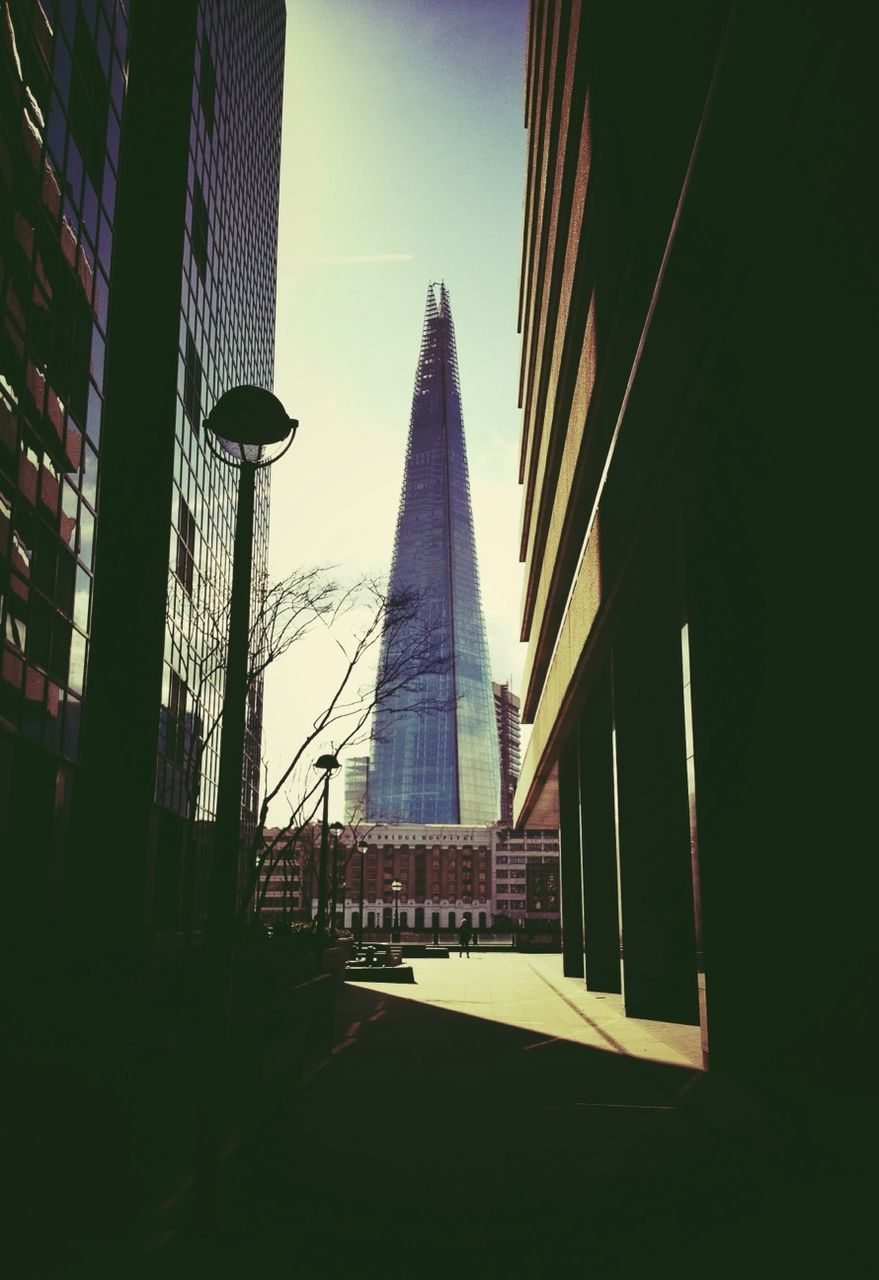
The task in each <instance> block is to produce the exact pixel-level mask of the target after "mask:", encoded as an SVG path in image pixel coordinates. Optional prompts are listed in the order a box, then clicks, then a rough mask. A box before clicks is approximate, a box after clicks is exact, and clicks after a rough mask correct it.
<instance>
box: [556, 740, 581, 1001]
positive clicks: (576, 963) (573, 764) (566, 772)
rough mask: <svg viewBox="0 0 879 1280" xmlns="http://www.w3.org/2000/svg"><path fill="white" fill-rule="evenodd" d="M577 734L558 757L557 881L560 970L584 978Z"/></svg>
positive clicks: (566, 975) (567, 974)
mask: <svg viewBox="0 0 879 1280" xmlns="http://www.w3.org/2000/svg"><path fill="white" fill-rule="evenodd" d="M578 755H579V753H578V751H577V735H576V734H573V735H572V736H571V737H570V738H569V739H568V741H567V743H566V744H565V746H564V747H563V748H562V753H561V756H560V758H559V880H560V882H561V884H560V887H561V895H560V896H561V915H562V971H563V973H564V975H565V977H566V978H582V977H583V976H584V972H585V970H584V961H583V878H582V872H581V854H580V769H579V760H578Z"/></svg>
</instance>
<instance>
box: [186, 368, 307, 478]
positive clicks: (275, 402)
mask: <svg viewBox="0 0 879 1280" xmlns="http://www.w3.org/2000/svg"><path fill="white" fill-rule="evenodd" d="M204 425H205V427H206V429H207V430H208V431H210V432H211V433H212V434H213V435H214V436H216V438H217V440H218V442H219V444H220V445H221V446H222V447H223V448H224V449H225V450H226V452H227V453H229V454H231V455H232V457H234V458H236V459H238V460H239V461H242V462H262V461H263V460H265V461H269V460H270V457H271V454H272V452H273V446H282V445H283V444H284V443H285V441H286V440H287V438H288V436H290V433H291V432H292V433H293V434H294V435H295V434H296V428H297V427H298V426H299V423H298V422H297V421H296V419H295V418H290V417H288V416H287V411H286V410H285V408H284V406H283V405H282V404H281V402H280V400H279V399H278V397H277V396H275V395H272V393H271V391H266V390H265V388H264V387H248V386H243V387H233V388H232V390H231V391H227V392H226V393H225V394H224V395H222V396H220V398H219V400H218V401H217V403H216V404H215V405H214V407H213V409H211V411H210V413H209V414H208V416H207V417H206V418H205V420H204Z"/></svg>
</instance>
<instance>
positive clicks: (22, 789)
mask: <svg viewBox="0 0 879 1280" xmlns="http://www.w3.org/2000/svg"><path fill="white" fill-rule="evenodd" d="M284 28H285V7H284V3H283V0H249V2H248V3H247V4H239V3H237V2H236V0H177V2H176V3H175V4H173V5H166V4H151V3H148V2H146V3H144V2H143V0H138V2H137V3H132V4H123V3H121V0H63V2H62V0H15V3H11V4H10V5H7V6H6V7H5V9H4V18H3V21H2V23H0V71H2V79H0V97H2V112H0V159H2V161H3V163H2V164H0V299H2V307H3V325H2V327H0V841H2V842H3V843H7V842H8V847H9V848H10V849H18V850H22V851H23V850H28V849H32V850H35V851H38V853H35V855H34V856H33V857H32V858H18V859H10V860H9V863H10V864H12V863H13V862H15V863H16V865H17V867H18V868H19V870H17V872H16V881H15V887H14V888H13V887H11V888H10V892H9V896H10V898H11V900H16V901H17V900H20V898H21V897H22V895H26V896H27V898H28V899H29V900H32V901H33V902H34V904H35V907H34V909H35V910H38V911H39V915H40V918H41V919H43V920H46V919H48V918H50V917H52V916H53V915H56V916H57V917H58V918H59V919H63V920H73V919H76V918H78V919H81V920H83V921H86V920H89V921H92V922H94V924H95V925H100V926H101V928H102V929H103V928H104V927H108V928H112V927H116V926H118V932H119V935H120V937H122V938H124V939H128V938H134V937H135V936H136V935H137V934H138V933H140V932H143V934H145V935H146V936H150V935H152V934H174V933H177V932H179V931H181V930H186V929H196V930H197V929H198V928H199V927H200V926H201V924H202V923H203V921H204V917H205V910H206V884H207V879H208V875H209V869H210V861H211V855H212V829H213V819H214V814H215V805H216V787H217V771H218V756H219V728H218V721H219V715H220V708H221V705H222V696H223V688H224V682H225V662H226V631H227V625H226V622H227V619H226V615H227V610H228V601H229V591H230V585H231V562H232V544H233V530H234V527H235V514H236V502H237V496H236V495H237V483H236V482H237V477H236V476H235V474H234V473H233V472H232V470H231V469H230V468H228V467H224V466H222V465H220V464H218V463H217V461H216V460H215V459H214V458H213V457H212V455H211V453H210V451H209V449H208V448H207V447H206V442H205V437H204V430H203V426H202V423H203V419H204V416H205V415H206V414H207V413H208V412H209V410H210V409H211V408H212V406H213V405H214V403H216V401H217V400H218V399H219V397H220V396H221V395H222V394H223V392H225V391H227V390H229V389H230V388H231V387H233V386H235V385H238V384H241V383H251V384H256V385H259V386H263V387H271V385H272V377H273V363H274V310H275V267H276V251H277V228H278V186H279V170H280V131H281V100H282V88H283V58H284ZM268 519H269V481H268V474H267V472H262V473H261V474H260V476H259V478H258V480H257V494H256V512H255V534H254V552H253V554H254V573H253V583H254V599H256V597H257V595H258V593H259V591H260V590H261V589H262V586H263V584H264V577H265V565H266V549H267V541H268ZM261 704H262V693H261V689H260V688H259V687H254V688H253V689H252V690H251V695H250V702H249V719H248V735H247V742H246V763H245V774H244V777H243V779H242V812H243V816H244V817H245V820H246V819H248V818H250V819H251V820H252V818H253V815H254V812H255V807H256V799H257V784H258V776H259V743H260V725H261V714H262V705H261ZM110 866H112V868H113V870H112V875H108V874H107V868H108V867H110ZM10 870H11V865H10ZM22 918H23V919H25V918H26V917H25V916H23V917H22ZM83 932H84V934H86V933H88V929H85V930H84V931H83Z"/></svg>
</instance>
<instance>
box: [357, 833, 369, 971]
mask: <svg viewBox="0 0 879 1280" xmlns="http://www.w3.org/2000/svg"><path fill="white" fill-rule="evenodd" d="M368 848H369V845H368V844H367V843H366V841H365V840H360V841H358V844H357V852H358V853H359V854H360V915H359V917H358V919H359V921H360V937H359V939H358V942H359V944H360V946H361V947H362V946H363V867H364V863H365V862H366V851H367V849H368Z"/></svg>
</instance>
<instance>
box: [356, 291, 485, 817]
mask: <svg viewBox="0 0 879 1280" xmlns="http://www.w3.org/2000/svg"><path fill="white" fill-rule="evenodd" d="M390 586H391V591H392V592H394V591H399V590H402V589H404V588H407V587H415V588H417V589H418V590H419V591H420V592H421V593H422V601H423V606H422V607H423V619H424V621H425V622H426V623H427V624H428V625H430V626H431V627H435V628H436V629H437V632H438V635H439V636H440V638H441V643H442V646H443V650H444V652H445V653H446V654H448V657H449V663H448V668H447V669H446V670H444V671H443V672H441V673H437V674H431V675H427V676H424V677H422V681H421V688H420V690H419V693H421V694H423V696H424V697H425V698H426V699H429V700H430V702H431V703H433V704H436V703H440V704H441V707H440V709H438V710H431V711H424V710H421V711H418V710H414V711H413V710H410V711H406V710H404V709H402V706H401V703H400V701H395V700H394V699H390V700H389V701H388V702H386V703H385V704H384V705H383V706H381V707H379V708H378V710H377V712H376V715H375V720H374V723H373V745H372V753H371V755H372V760H373V761H374V764H373V766H372V767H371V770H370V778H369V808H370V817H372V818H375V819H378V820H381V821H385V822H398V821H404V822H449V823H452V822H454V823H465V824H479V823H489V822H496V821H497V818H498V815H499V811H500V810H499V804H500V775H499V771H498V749H497V730H496V727H495V718H494V704H493V699H492V691H491V679H490V675H489V665H488V648H487V645H486V640H485V624H484V621H483V617H482V602H481V599H480V594H479V574H478V572H477V568H476V545H475V541H474V537H473V513H472V511H471V508H470V482H469V479H468V474H467V450H466V447H465V444H464V423H463V419H462V416H461V392H460V388H459V385H458V361H457V355H456V351H455V329H454V325H453V323H452V313H451V309H450V306H449V294H448V290H447V289H446V287H445V285H444V284H439V285H435V284H431V285H430V286H429V287H428V291H427V309H426V312H425V316H424V329H423V333H422V339H421V354H420V356H419V360H418V370H417V372H416V375H415V391H414V394H413V397H412V415H411V418H410V420H409V443H408V447H407V451H406V469H405V473H404V476H403V492H402V496H401V498H400V512H399V515H398V517H397V533H396V538H395V541H394V556H393V562H392V565H391V583H390ZM391 643H393V642H392V641H389V640H388V638H387V636H386V637H385V640H384V642H383V645H382V662H386V661H387V659H388V657H389V653H388V648H389V644H391ZM411 700H412V697H411V693H410V694H409V695H408V696H406V697H405V698H404V699H403V701H404V702H411Z"/></svg>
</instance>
